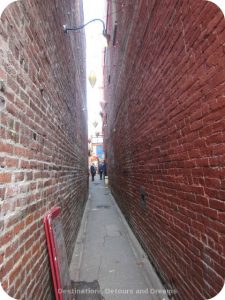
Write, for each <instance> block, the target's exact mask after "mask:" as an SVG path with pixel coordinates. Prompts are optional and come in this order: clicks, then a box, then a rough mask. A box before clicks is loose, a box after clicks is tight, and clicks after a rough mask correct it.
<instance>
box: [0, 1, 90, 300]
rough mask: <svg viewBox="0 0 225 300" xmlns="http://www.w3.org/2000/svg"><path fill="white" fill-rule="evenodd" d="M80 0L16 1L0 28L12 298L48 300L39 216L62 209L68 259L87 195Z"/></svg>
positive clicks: (0, 277) (0, 253)
mask: <svg viewBox="0 0 225 300" xmlns="http://www.w3.org/2000/svg"><path fill="white" fill-rule="evenodd" d="M82 22H83V10H82V1H80V0H77V1H75V0H68V1H61V0H48V1H43V0H22V1H18V2H15V3H13V4H11V5H10V6H9V7H8V8H7V9H6V10H5V12H4V13H3V15H2V18H1V22H0V79H3V80H4V88H1V91H0V136H1V138H0V209H1V215H0V216H1V218H0V245H1V248H0V281H1V282H2V285H3V287H4V289H5V290H6V291H7V292H8V293H9V294H10V296H13V297H15V298H17V299H37V300H39V299H52V297H53V295H52V279H51V274H50V267H49V260H48V254H47V247H46V239H45V233H44V226H43V217H44V214H45V213H46V212H47V211H48V210H49V209H51V208H52V207H53V206H60V207H61V208H62V222H63V229H64V235H65V242H66V249H67V254H68V258H69V260H70V259H71V256H72V251H73V247H74V244H75V239H76V234H77V230H78V227H79V224H80V220H81V217H82V213H83V209H84V205H85V202H86V199H87V194H88V182H87V155H88V153H87V124H86V119H87V118H86V112H85V111H84V110H83V108H84V107H85V106H86V104H85V102H86V74H85V39H84V33H83V32H79V33H76V34H74V33H72V34H68V35H66V34H64V32H63V28H62V25H63V24H65V23H68V24H72V25H74V24H80V23H82Z"/></svg>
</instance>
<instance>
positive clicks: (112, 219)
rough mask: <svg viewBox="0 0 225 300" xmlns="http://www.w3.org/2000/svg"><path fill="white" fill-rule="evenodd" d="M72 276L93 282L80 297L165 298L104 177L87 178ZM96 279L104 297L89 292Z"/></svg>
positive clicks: (81, 280) (162, 288)
mask: <svg viewBox="0 0 225 300" xmlns="http://www.w3.org/2000/svg"><path fill="white" fill-rule="evenodd" d="M70 276H71V280H73V281H76V282H83V286H86V287H87V285H86V283H87V282H92V285H89V286H90V289H89V290H87V295H86V296H85V295H83V296H82V297H80V298H79V297H77V298H78V300H79V299H88V300H89V299H106V300H108V299H120V300H124V299H126V300H136V299H141V300H149V299H153V300H155V299H157V300H166V299H168V298H167V296H166V294H165V288H164V287H163V286H162V284H161V282H160V280H159V279H158V277H157V275H156V273H155V271H154V269H153V268H152V266H151V264H150V263H149V261H148V259H147V257H146V255H145V253H144V252H143V250H142V248H141V246H140V245H139V243H138V241H137V240H136V238H135V237H134V235H133V233H132V232H131V230H130V228H129V226H128V225H127V223H126V221H125V219H124V217H123V216H122V214H121V212H120V210H119V209H118V207H117V205H116V203H115V200H114V199H113V197H112V195H111V193H110V190H109V189H108V188H107V187H106V186H105V184H104V180H99V176H96V177H95V181H94V182H91V181H90V197H89V200H88V202H87V205H86V209H85V213H84V216H83V220H82V224H81V228H80V231H79V235H78V239H77V243H76V246H75V250H74V253H73V258H72V262H71V265H70ZM93 282H94V285H95V284H96V282H97V285H98V284H99V285H100V292H101V295H102V296H103V298H101V297H100V298H95V296H91V292H92V291H91V289H92V288H91V286H93Z"/></svg>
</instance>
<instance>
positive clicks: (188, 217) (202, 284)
mask: <svg viewBox="0 0 225 300" xmlns="http://www.w3.org/2000/svg"><path fill="white" fill-rule="evenodd" d="M110 3H111V2H110ZM116 11H117V13H115V12H116ZM108 15H109V17H108V30H109V32H110V34H111V37H112V38H111V43H110V47H109V49H108V51H107V53H106V58H105V62H106V65H105V85H106V86H107V91H106V100H107V102H108V103H107V104H106V113H107V127H105V128H107V130H106V129H105V130H106V147H107V156H108V173H109V181H110V186H111V189H112V192H113V194H114V196H115V198H116V200H117V202H118V204H119V206H120V208H121V209H122V211H123V213H124V215H125V216H126V218H127V220H128V221H129V224H130V225H131V227H132V228H133V230H134V232H135V234H136V235H137V236H138V238H139V240H140V241H141V243H142V245H143V247H144V248H145V250H146V251H147V253H148V255H149V257H150V259H151V261H152V263H153V264H154V266H155V267H156V269H157V270H158V272H159V274H160V276H161V278H162V279H163V280H164V282H165V284H166V285H167V287H169V288H174V289H177V291H178V294H177V295H176V296H175V298H176V299H182V300H190V299H196V300H199V299H206V298H211V297H213V296H214V295H215V294H216V293H218V291H219V290H220V289H221V288H222V285H223V282H224V279H225V71H224V65H225V48H224V44H225V21H224V17H223V15H222V12H221V11H220V10H219V9H218V8H217V7H216V6H215V5H214V4H212V3H211V2H208V1H200V0H198V1H196V0H193V1H187V0H184V1H175V0H174V1H173V0H165V1H163V0H157V1H144V0H142V1H123V3H122V2H117V5H116V7H114V8H112V5H111V4H110V5H109V10H108ZM115 15H116V17H115ZM113 16H114V21H113V20H112V19H113ZM115 21H117V23H118V30H117V36H116V39H115V38H114V40H115V45H114V46H113V45H112V41H113V31H114V23H113V22H115ZM109 75H110V81H109ZM141 190H143V191H144V194H145V196H143V197H144V199H141Z"/></svg>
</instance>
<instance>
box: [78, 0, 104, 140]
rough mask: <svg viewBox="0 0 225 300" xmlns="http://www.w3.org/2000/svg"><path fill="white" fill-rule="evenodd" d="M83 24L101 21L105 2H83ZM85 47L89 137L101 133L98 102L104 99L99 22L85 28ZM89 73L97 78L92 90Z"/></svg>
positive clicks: (102, 50)
mask: <svg viewBox="0 0 225 300" xmlns="http://www.w3.org/2000/svg"><path fill="white" fill-rule="evenodd" d="M83 7H84V22H85V23H87V22H88V21H90V20H92V19H96V18H99V19H103V21H104V22H105V21H106V20H105V16H106V0H95V1H94V0H83ZM85 31H86V45H87V53H86V55H87V105H88V130H89V136H91V135H95V133H96V132H101V131H102V130H101V129H102V124H101V117H100V115H99V113H100V111H101V107H100V104H99V103H100V102H101V101H103V99H104V94H103V58H104V57H103V53H104V45H103V40H104V38H103V36H102V31H103V26H102V24H101V22H99V21H96V22H93V23H91V24H89V25H87V26H86V27H85ZM91 71H94V72H95V74H96V77H97V81H96V84H95V86H94V88H92V87H91V85H90V83H89V81H88V77H89V74H90V72H91ZM95 121H96V122H98V126H97V128H94V126H93V122H95Z"/></svg>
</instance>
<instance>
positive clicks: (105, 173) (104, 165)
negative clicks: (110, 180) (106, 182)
mask: <svg viewBox="0 0 225 300" xmlns="http://www.w3.org/2000/svg"><path fill="white" fill-rule="evenodd" d="M102 170H103V176H104V179H105V176H107V169H106V162H105V160H104V164H103V166H102Z"/></svg>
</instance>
